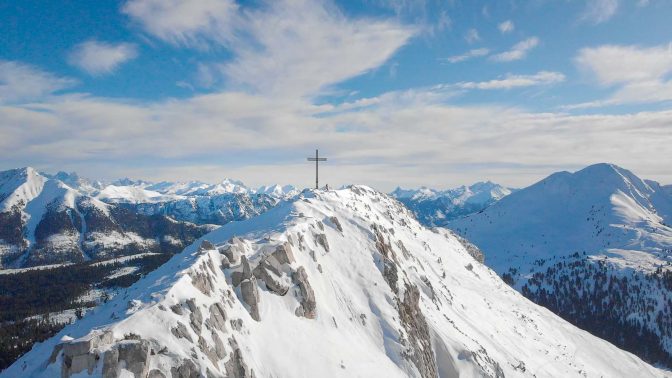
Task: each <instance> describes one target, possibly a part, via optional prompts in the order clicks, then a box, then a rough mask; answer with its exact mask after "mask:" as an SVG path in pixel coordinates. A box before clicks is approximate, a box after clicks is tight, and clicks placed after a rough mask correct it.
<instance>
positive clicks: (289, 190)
mask: <svg viewBox="0 0 672 378" xmlns="http://www.w3.org/2000/svg"><path fill="white" fill-rule="evenodd" d="M300 192H301V191H300V190H298V189H297V188H296V187H294V186H292V185H279V184H275V185H264V186H260V187H259V188H258V189H257V190H256V192H255V193H260V194H266V195H269V196H273V197H278V198H291V197H294V196H296V195H297V194H299V193H300Z"/></svg>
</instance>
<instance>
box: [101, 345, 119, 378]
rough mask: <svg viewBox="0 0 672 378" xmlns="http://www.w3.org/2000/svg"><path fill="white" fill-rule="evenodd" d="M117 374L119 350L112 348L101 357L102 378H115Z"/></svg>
mask: <svg viewBox="0 0 672 378" xmlns="http://www.w3.org/2000/svg"><path fill="white" fill-rule="evenodd" d="M119 373H120V371H119V350H118V349H117V348H112V349H110V350H108V351H107V352H105V356H103V378H113V377H114V378H116V377H118V376H119Z"/></svg>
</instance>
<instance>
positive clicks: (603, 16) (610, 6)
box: [579, 0, 618, 24]
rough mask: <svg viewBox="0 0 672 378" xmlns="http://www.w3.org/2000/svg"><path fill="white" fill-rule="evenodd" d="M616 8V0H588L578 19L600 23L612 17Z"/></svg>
mask: <svg viewBox="0 0 672 378" xmlns="http://www.w3.org/2000/svg"><path fill="white" fill-rule="evenodd" d="M617 10H618V0H588V1H587V2H586V8H585V9H584V11H583V13H582V14H581V16H580V18H579V20H580V21H586V22H590V23H593V24H601V23H603V22H605V21H608V20H609V19H610V18H612V17H613V16H614V15H615V14H616V11H617Z"/></svg>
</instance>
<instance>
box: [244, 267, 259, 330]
mask: <svg viewBox="0 0 672 378" xmlns="http://www.w3.org/2000/svg"><path fill="white" fill-rule="evenodd" d="M240 293H241V294H242V297H243V301H244V302H245V303H247V305H248V306H250V315H251V316H252V319H254V320H256V321H260V320H261V317H260V316H259V306H258V303H259V290H258V289H257V280H256V279H255V278H254V277H250V278H249V279H246V280H244V281H243V282H241V284H240Z"/></svg>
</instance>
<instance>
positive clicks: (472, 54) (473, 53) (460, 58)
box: [442, 48, 490, 63]
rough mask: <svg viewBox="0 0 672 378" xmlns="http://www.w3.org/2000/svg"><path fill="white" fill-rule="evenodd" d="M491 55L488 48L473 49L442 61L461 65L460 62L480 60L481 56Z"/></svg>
mask: <svg viewBox="0 0 672 378" xmlns="http://www.w3.org/2000/svg"><path fill="white" fill-rule="evenodd" d="M489 53H490V50H489V49H486V48H480V49H472V50H469V51H467V52H466V53H464V54H462V55H453V56H450V57H448V58H445V59H442V60H445V61H448V62H450V63H459V62H464V61H466V60H469V59H472V58H478V57H480V56H486V55H488V54H489Z"/></svg>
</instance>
